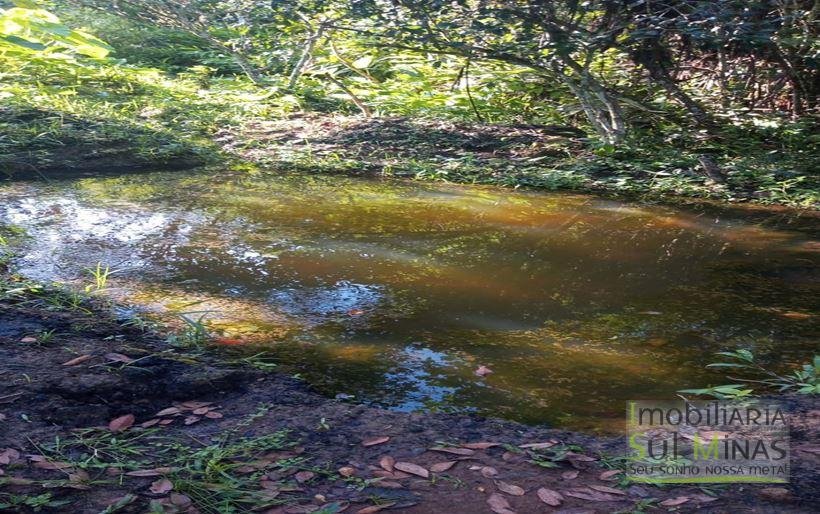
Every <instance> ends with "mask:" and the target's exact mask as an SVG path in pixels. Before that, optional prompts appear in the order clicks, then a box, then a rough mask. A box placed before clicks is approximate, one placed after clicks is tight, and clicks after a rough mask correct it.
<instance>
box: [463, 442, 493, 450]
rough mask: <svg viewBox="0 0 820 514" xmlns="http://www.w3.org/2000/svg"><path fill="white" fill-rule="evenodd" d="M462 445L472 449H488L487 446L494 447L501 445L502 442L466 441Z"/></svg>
mask: <svg viewBox="0 0 820 514" xmlns="http://www.w3.org/2000/svg"><path fill="white" fill-rule="evenodd" d="M461 446H463V447H464V448H469V449H471V450H486V449H487V448H492V447H493V446H501V443H466V444H462V445H461Z"/></svg>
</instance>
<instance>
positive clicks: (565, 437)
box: [0, 287, 820, 514]
mask: <svg viewBox="0 0 820 514" xmlns="http://www.w3.org/2000/svg"><path fill="white" fill-rule="evenodd" d="M13 289H14V288H13V287H6V288H5V293H4V298H5V299H4V300H2V301H1V302H0V362H2V363H3V364H2V368H1V371H0V373H2V382H0V419H2V421H0V423H1V424H0V427H1V428H0V469H2V475H0V484H1V485H0V504H2V505H4V509H5V510H4V511H6V512H32V511H34V510H35V509H36V508H39V509H41V510H40V511H41V512H76V513H97V512H102V511H105V512H125V513H131V512H133V513H138V512H139V513H141V512H146V511H147V510H148V509H149V508H153V509H155V510H154V511H153V512H270V513H279V512H283V513H285V512H286V513H300V512H340V511H342V510H346V511H347V512H363V513H366V512H375V511H376V510H379V509H384V510H396V511H397V512H407V513H419V514H420V513H439V512H454V513H455V512H459V513H460V512H464V513H467V512H470V513H472V512H491V509H492V508H495V512H518V513H530V512H552V511H558V512H567V513H569V512H575V513H580V512H617V511H626V512H630V511H640V510H641V509H644V510H653V509H654V510H656V511H669V510H677V511H684V512H685V511H695V510H697V511H705V512H726V511H728V510H731V511H732V512H775V511H777V512H810V511H811V510H812V507H811V505H816V504H817V500H818V497H820V488H818V484H817V480H816V479H817V476H818V460H819V459H818V456H817V454H816V453H812V452H809V451H802V450H801V448H803V449H807V450H810V449H812V448H815V449H816V440H817V434H818V423H820V418H819V416H820V408H818V405H817V402H814V403H811V402H807V401H806V399H805V398H803V399H789V400H788V401H789V404H790V406H791V407H792V408H793V411H794V412H795V419H796V422H795V425H794V427H793V433H792V455H793V462H792V468H793V475H792V482H791V483H790V484H789V485H787V486H785V487H768V486H765V485H761V486H757V485H752V486H750V485H732V486H716V487H712V486H709V487H703V488H697V487H665V488H662V489H661V488H656V487H652V486H646V485H634V484H628V483H626V482H625V481H623V480H622V475H621V474H620V473H618V472H617V470H618V469H619V467H618V466H619V461H618V460H617V456H618V455H619V454H621V453H622V451H623V447H622V441H621V439H620V438H618V439H596V438H592V437H589V436H585V435H583V434H578V433H570V432H565V431H560V430H551V429H547V428H544V427H533V426H526V425H521V424H516V423H511V422H507V421H503V420H497V419H486V418H479V417H473V416H464V415H446V414H429V413H399V412H389V411H384V410H380V409H376V408H372V407H368V406H364V405H355V404H352V403H348V402H345V401H342V400H333V399H328V398H325V397H322V396H320V395H318V394H316V393H314V392H312V391H311V390H310V389H309V388H308V387H307V386H306V385H305V384H304V383H303V382H300V381H299V380H296V379H294V378H291V377H289V376H288V375H287V374H286V373H284V372H282V370H280V371H275V372H274V371H260V370H257V369H254V368H252V367H250V366H248V365H245V364H243V363H241V362H239V361H235V362H234V363H233V364H231V363H229V362H227V361H230V360H231V359H232V357H231V356H230V355H224V354H222V355H220V354H218V353H215V352H214V351H204V350H201V349H190V348H189V349H182V348H173V347H169V345H168V344H167V343H166V342H165V341H164V339H162V338H160V337H159V336H157V335H155V334H153V333H151V332H147V331H143V330H140V329H139V328H137V327H134V326H124V325H123V323H122V321H121V320H120V321H118V320H116V319H114V318H112V317H111V316H110V315H108V314H107V311H103V310H100V309H98V308H97V307H95V306H93V305H89V304H88V303H85V302H82V303H79V304H75V305H74V306H72V307H71V308H66V307H65V306H64V305H60V304H59V302H56V301H54V300H50V296H49V295H51V294H56V293H51V292H47V291H40V292H33V293H32V292H14V291H13ZM9 291H12V292H11V293H9ZM131 416H133V420H132V419H131ZM58 438H59V439H58ZM56 441H59V442H58V443H55V442H56ZM465 443H490V444H476V445H473V447H472V448H466V447H464V446H463V445H464V444H465ZM531 443H546V444H544V445H543V446H550V448H552V450H560V451H559V452H555V453H549V452H548V451H544V450H534V449H522V448H521V447H520V445H524V444H531ZM812 444H814V445H815V446H811V445H812ZM432 448H439V449H438V450H435V449H432ZM396 462H398V463H399V464H396ZM537 462H541V465H538V464H537ZM544 466H547V467H544ZM431 470H433V471H431ZM425 475H426V476H425ZM542 488H547V489H549V490H551V491H554V492H558V493H559V494H560V495H561V499H560V500H559V501H557V502H556V501H554V498H553V496H552V493H550V492H547V493H545V492H544V491H543V489H542ZM539 490H541V494H540V496H539V492H538V491H539ZM541 497H545V498H548V499H549V500H550V501H552V502H553V503H558V505H555V506H550V505H548V504H546V503H544V501H543V500H542V499H541ZM488 501H489V503H488ZM151 502H153V507H149V505H150V504H151ZM110 505H116V507H108V508H109V510H107V511H106V510H105V509H106V508H107V506H110ZM368 508H370V510H367V509H368ZM374 509H376V510H374ZM504 509H507V510H504Z"/></svg>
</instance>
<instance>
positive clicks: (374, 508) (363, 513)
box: [356, 502, 397, 514]
mask: <svg viewBox="0 0 820 514" xmlns="http://www.w3.org/2000/svg"><path fill="white" fill-rule="evenodd" d="M396 503H397V502H390V503H382V504H381V505H371V506H370V507H365V508H363V509H359V510H357V511H356V514H373V513H374V512H379V511H381V510H384V509H387V508H390V507H392V506H393V505H395V504H396Z"/></svg>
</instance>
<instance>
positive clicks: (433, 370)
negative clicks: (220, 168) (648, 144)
mask: <svg viewBox="0 0 820 514" xmlns="http://www.w3.org/2000/svg"><path fill="white" fill-rule="evenodd" d="M0 203H1V204H0V223H4V224H7V225H9V224H11V225H17V226H19V227H21V228H23V229H25V230H26V232H27V234H28V235H29V236H30V239H29V240H28V243H26V245H25V246H26V247H25V249H24V251H23V252H22V256H21V258H20V260H19V264H20V266H21V269H22V272H23V273H24V274H26V275H28V276H30V277H32V278H36V279H40V280H49V281H50V280H59V281H66V282H72V283H74V284H75V285H79V286H81V285H82V284H83V283H87V282H88V281H89V277H88V274H87V273H86V272H85V271H84V270H85V269H86V268H91V267H94V266H95V265H96V263H97V262H102V263H103V264H106V265H110V266H112V267H113V268H115V269H116V270H117V273H116V274H114V275H113V277H112V279H111V282H110V283H109V285H108V287H109V288H110V289H109V291H108V292H107V293H108V294H111V295H113V296H116V297H118V298H120V299H127V300H129V301H131V302H133V303H135V304H137V305H139V306H141V307H142V308H146V309H152V310H158V311H169V310H170V311H172V312H190V311H210V313H209V314H208V319H209V320H210V323H211V326H212V329H213V330H214V331H215V332H219V333H220V334H221V335H222V336H224V337H226V338H229V339H231V340H233V339H236V340H241V341H243V344H247V345H249V346H252V345H255V344H259V345H262V346H263V347H264V348H265V349H266V350H267V351H269V352H270V354H272V355H274V356H275V358H276V360H278V361H279V362H281V363H283V364H288V365H290V366H292V368H290V369H295V370H298V371H299V372H300V373H301V375H302V376H304V377H305V378H306V379H307V380H309V381H310V382H311V383H313V384H315V385H316V386H317V387H318V388H319V389H320V390H322V391H323V392H326V393H328V394H331V395H333V394H337V393H345V394H351V395H355V396H356V397H358V398H359V399H362V400H365V401H371V402H375V403H378V404H381V405H386V406H391V407H394V408H399V409H422V408H439V409H453V410H474V411H477V412H480V413H482V414H491V415H499V416H504V417H508V418H512V419H517V420H522V421H526V422H548V423H551V424H555V425H559V426H565V427H571V428H581V429H602V430H619V429H620V424H621V423H622V421H621V420H622V419H623V410H624V401H625V400H627V399H636V398H650V397H652V398H670V397H671V396H673V394H674V392H675V391H676V390H678V389H681V388H685V387H698V386H704V385H707V384H710V383H711V384H715V383H725V382H726V380H725V379H723V378H722V377H721V374H718V373H716V372H711V371H708V372H707V371H705V370H704V368H703V366H704V365H705V364H707V363H709V362H712V361H713V360H714V359H713V354H714V352H717V351H721V350H725V349H732V348H741V347H742V348H749V349H751V350H753V351H754V352H755V353H757V354H759V355H760V356H761V358H762V359H763V360H764V362H768V363H772V364H775V365H781V366H788V365H790V364H795V363H798V362H803V361H808V360H809V358H810V355H811V353H812V351H816V350H817V348H818V344H817V339H816V337H815V335H816V334H817V333H818V328H820V323H818V321H819V318H820V316H818V315H817V313H818V312H819V311H818V304H820V301H818V298H820V294H818V293H820V283H819V282H818V267H817V264H818V260H820V256H819V254H818V247H820V245H819V244H818V243H817V241H816V239H817V232H818V230H817V229H818V226H817V218H811V217H809V216H806V215H803V216H797V215H796V214H795V213H788V212H785V213H784V212H780V213H771V212H761V211H759V210H757V211H754V210H748V209H743V208H740V207H737V208H715V207H700V208H687V209H677V208H669V207H657V206H642V205H640V204H624V203H618V202H614V201H608V200H602V199H599V198H596V197H592V196H583V195H566V194H539V193H522V192H514V191H510V190H500V189H488V188H478V187H462V186H448V185H423V184H417V183H404V182H384V181H371V180H363V179H351V178H339V177H327V176H320V177H311V176H288V177H281V176H264V175H260V176H256V177H254V176H249V175H245V174H214V173H207V172H183V173H154V174H146V175H132V176H124V177H117V178H87V179H79V180H67V181H64V182H55V183H51V184H43V183H37V184H33V183H17V184H5V185H0ZM253 351H254V352H256V351H258V348H254V349H253ZM480 365H483V366H487V367H489V368H490V369H492V370H493V371H494V373H493V374H491V375H489V376H487V377H486V378H480V377H477V376H476V375H475V374H474V370H475V369H476V368H477V367H478V366H480Z"/></svg>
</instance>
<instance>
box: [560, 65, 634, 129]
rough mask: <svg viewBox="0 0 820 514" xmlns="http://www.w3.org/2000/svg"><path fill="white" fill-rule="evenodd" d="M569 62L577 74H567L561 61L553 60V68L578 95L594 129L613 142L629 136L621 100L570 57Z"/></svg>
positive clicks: (573, 92) (576, 95)
mask: <svg viewBox="0 0 820 514" xmlns="http://www.w3.org/2000/svg"><path fill="white" fill-rule="evenodd" d="M567 64H568V67H569V68H570V69H572V71H573V72H575V76H573V75H568V74H566V73H564V72H563V70H561V69H560V66H559V65H558V63H553V69H554V70H555V71H556V73H558V74H559V76H560V77H561V78H562V80H563V81H564V83H565V84H566V85H567V87H569V89H570V91H572V94H574V95H575V97H576V98H578V101H579V102H580V103H581V108H583V110H584V114H586V116H587V119H589V122H590V123H591V124H592V126H593V128H595V131H596V132H597V133H598V135H600V136H601V138H602V139H603V140H604V141H605V142H607V143H609V144H611V145H618V144H620V143H622V142H623V141H624V139H625V138H626V122H625V120H624V116H623V112H622V110H621V106H620V104H619V103H618V101H617V100H616V99H615V98H614V97H613V96H612V95H610V94H609V92H608V91H607V90H606V88H604V86H603V85H601V83H600V82H598V80H596V79H595V77H593V76H592V74H591V73H589V71H588V70H586V69H585V68H583V67H581V65H579V64H578V63H577V62H575V61H572V60H571V59H570V62H568V63H567Z"/></svg>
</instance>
